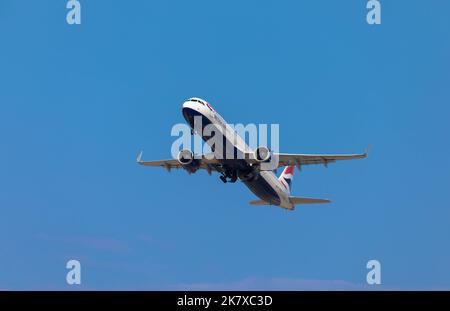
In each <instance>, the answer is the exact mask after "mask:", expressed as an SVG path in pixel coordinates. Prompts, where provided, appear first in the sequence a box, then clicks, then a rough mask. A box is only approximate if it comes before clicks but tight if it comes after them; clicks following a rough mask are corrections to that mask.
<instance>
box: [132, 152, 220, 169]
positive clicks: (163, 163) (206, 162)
mask: <svg viewBox="0 0 450 311" xmlns="http://www.w3.org/2000/svg"><path fill="white" fill-rule="evenodd" d="M198 161H199V162H200V163H199V169H205V170H206V171H207V172H208V174H211V172H213V171H218V170H217V166H218V165H220V163H219V162H218V161H217V160H216V159H215V158H212V159H211V157H210V156H209V155H203V156H202V158H201V159H198ZM137 163H138V164H140V165H143V166H154V167H164V168H165V169H167V170H168V171H170V170H171V169H172V168H183V165H182V164H181V163H180V162H178V160H176V159H168V160H156V161H144V160H142V152H141V153H139V156H138V158H137Z"/></svg>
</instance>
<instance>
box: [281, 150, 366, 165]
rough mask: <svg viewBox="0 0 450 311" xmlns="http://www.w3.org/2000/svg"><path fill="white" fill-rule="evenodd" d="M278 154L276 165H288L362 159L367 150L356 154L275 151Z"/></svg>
mask: <svg viewBox="0 0 450 311" xmlns="http://www.w3.org/2000/svg"><path fill="white" fill-rule="evenodd" d="M275 156H278V167H281V166H289V165H297V166H301V165H312V164H324V165H328V164H329V163H334V162H336V161H341V160H354V159H363V158H366V157H367V152H364V153H357V154H289V153H276V154H275Z"/></svg>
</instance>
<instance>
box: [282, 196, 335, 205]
mask: <svg viewBox="0 0 450 311" xmlns="http://www.w3.org/2000/svg"><path fill="white" fill-rule="evenodd" d="M289 201H290V202H291V203H292V204H315V203H330V202H331V201H330V200H327V199H314V198H303V197H289Z"/></svg>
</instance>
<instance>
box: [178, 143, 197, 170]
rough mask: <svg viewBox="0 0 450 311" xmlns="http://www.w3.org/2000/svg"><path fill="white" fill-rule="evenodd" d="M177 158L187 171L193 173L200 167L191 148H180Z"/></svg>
mask: <svg viewBox="0 0 450 311" xmlns="http://www.w3.org/2000/svg"><path fill="white" fill-rule="evenodd" d="M177 160H178V162H180V164H181V165H182V166H183V168H184V169H185V170H186V171H188V172H189V173H195V172H196V171H197V170H198V169H199V168H200V162H199V161H198V160H197V159H194V154H193V153H192V151H191V150H187V149H184V150H181V151H180V152H179V153H178V157H177Z"/></svg>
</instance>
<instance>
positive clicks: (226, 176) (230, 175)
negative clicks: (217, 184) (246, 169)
mask: <svg viewBox="0 0 450 311" xmlns="http://www.w3.org/2000/svg"><path fill="white" fill-rule="evenodd" d="M219 178H220V180H221V181H223V182H224V183H227V182H231V183H235V182H236V181H237V179H238V174H237V171H236V170H233V171H225V172H224V173H222V176H220V177H219Z"/></svg>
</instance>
